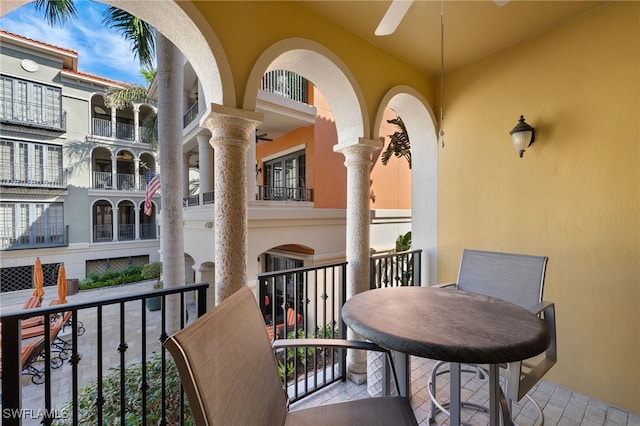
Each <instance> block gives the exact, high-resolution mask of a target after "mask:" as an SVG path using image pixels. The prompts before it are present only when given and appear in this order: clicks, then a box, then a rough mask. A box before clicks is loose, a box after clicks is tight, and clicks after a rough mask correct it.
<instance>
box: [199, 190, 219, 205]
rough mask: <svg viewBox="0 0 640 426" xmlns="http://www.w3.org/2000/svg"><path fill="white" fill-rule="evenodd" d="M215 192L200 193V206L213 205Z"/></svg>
mask: <svg viewBox="0 0 640 426" xmlns="http://www.w3.org/2000/svg"><path fill="white" fill-rule="evenodd" d="M215 195H216V194H215V192H213V191H211V192H203V193H202V204H213V203H214V202H215V201H216V196H215Z"/></svg>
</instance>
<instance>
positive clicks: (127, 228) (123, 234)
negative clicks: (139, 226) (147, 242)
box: [118, 223, 136, 241]
mask: <svg viewBox="0 0 640 426" xmlns="http://www.w3.org/2000/svg"><path fill="white" fill-rule="evenodd" d="M135 238H136V225H134V224H133V223H121V224H119V225H118V239H119V240H120V241H130V240H135Z"/></svg>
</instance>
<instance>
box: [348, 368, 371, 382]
mask: <svg viewBox="0 0 640 426" xmlns="http://www.w3.org/2000/svg"><path fill="white" fill-rule="evenodd" d="M347 379H349V380H350V381H351V382H353V383H355V384H356V385H362V384H364V383H366V382H367V373H354V372H352V371H348V372H347Z"/></svg>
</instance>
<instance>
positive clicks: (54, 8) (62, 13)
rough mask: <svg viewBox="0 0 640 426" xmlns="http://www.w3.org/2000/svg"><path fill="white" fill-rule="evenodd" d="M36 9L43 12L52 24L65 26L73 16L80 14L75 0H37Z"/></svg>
mask: <svg viewBox="0 0 640 426" xmlns="http://www.w3.org/2000/svg"><path fill="white" fill-rule="evenodd" d="M35 6H36V11H37V12H38V13H42V14H43V15H44V17H45V19H46V20H47V22H48V23H49V25H50V26H52V27H55V26H57V25H59V26H61V27H63V26H64V25H65V24H66V23H67V22H70V21H71V20H72V18H75V17H77V16H78V11H77V10H76V6H75V5H74V3H73V0H56V1H50V0H36V1H35Z"/></svg>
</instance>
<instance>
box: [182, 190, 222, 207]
mask: <svg viewBox="0 0 640 426" xmlns="http://www.w3.org/2000/svg"><path fill="white" fill-rule="evenodd" d="M215 201H216V196H215V192H213V191H211V192H203V193H202V194H195V195H189V196H188V197H184V198H182V206H183V207H193V206H199V205H201V204H202V205H204V204H213V203H215Z"/></svg>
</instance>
